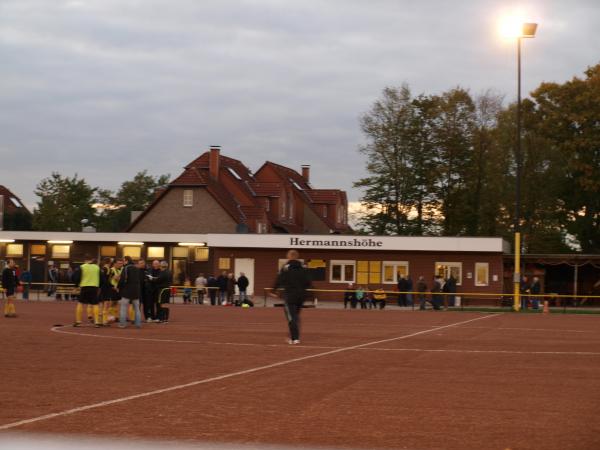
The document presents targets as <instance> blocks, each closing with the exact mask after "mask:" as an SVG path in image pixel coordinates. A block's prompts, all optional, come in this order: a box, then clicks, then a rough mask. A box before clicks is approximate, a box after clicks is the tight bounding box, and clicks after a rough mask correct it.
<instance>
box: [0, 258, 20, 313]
mask: <svg viewBox="0 0 600 450" xmlns="http://www.w3.org/2000/svg"><path fill="white" fill-rule="evenodd" d="M18 285H19V278H17V274H16V272H15V262H14V260H12V259H9V260H8V264H7V265H6V267H5V268H4V269H3V270H2V288H3V289H4V291H5V292H4V293H5V295H6V302H5V303H4V317H11V318H12V317H17V311H16V310H15V292H16V290H17V286H18Z"/></svg>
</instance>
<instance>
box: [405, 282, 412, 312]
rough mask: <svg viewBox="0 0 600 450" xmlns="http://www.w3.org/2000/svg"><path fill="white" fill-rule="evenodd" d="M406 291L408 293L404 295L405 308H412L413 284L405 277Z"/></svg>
mask: <svg viewBox="0 0 600 450" xmlns="http://www.w3.org/2000/svg"><path fill="white" fill-rule="evenodd" d="M406 290H407V291H408V293H407V294H406V306H412V305H413V294H412V290H413V282H412V278H411V277H410V276H407V277H406Z"/></svg>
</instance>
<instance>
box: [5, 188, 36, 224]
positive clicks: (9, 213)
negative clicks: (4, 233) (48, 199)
mask: <svg viewBox="0 0 600 450" xmlns="http://www.w3.org/2000/svg"><path fill="white" fill-rule="evenodd" d="M31 218H32V217H31V213H30V212H29V210H28V209H27V208H26V207H25V205H24V204H23V202H22V201H21V199H20V198H19V197H17V196H16V195H15V194H13V193H12V192H11V191H10V190H9V189H8V188H7V187H5V186H2V185H0V230H30V229H31Z"/></svg>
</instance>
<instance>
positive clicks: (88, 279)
mask: <svg viewBox="0 0 600 450" xmlns="http://www.w3.org/2000/svg"><path fill="white" fill-rule="evenodd" d="M73 278H74V281H75V282H76V284H78V285H79V287H80V293H79V301H78V302H77V307H76V310H75V323H74V324H73V326H74V327H78V326H81V319H82V317H83V306H84V305H91V306H92V315H93V320H94V326H96V327H99V326H101V323H100V308H99V306H98V302H99V294H100V292H99V291H100V267H99V266H98V265H97V264H96V261H95V259H94V258H93V257H91V256H90V255H86V256H85V263H84V264H82V265H81V266H79V269H77V271H76V272H75V273H74V274H73Z"/></svg>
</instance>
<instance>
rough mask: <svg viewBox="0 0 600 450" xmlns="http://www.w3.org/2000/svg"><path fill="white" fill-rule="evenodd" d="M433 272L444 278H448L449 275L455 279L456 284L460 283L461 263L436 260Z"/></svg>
mask: <svg viewBox="0 0 600 450" xmlns="http://www.w3.org/2000/svg"><path fill="white" fill-rule="evenodd" d="M435 274H436V275H438V276H440V277H442V278H443V279H444V280H446V279H448V278H450V275H452V276H453V277H454V279H455V280H456V284H457V285H458V286H460V285H461V284H462V263H459V262H436V263H435Z"/></svg>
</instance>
